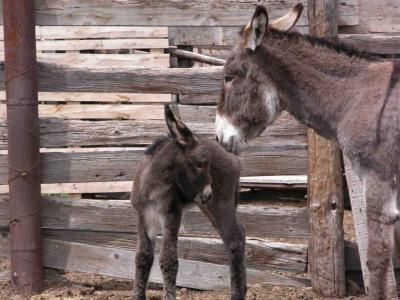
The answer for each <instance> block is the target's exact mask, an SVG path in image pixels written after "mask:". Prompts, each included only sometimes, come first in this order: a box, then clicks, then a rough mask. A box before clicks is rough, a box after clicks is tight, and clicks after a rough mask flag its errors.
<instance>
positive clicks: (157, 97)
mask: <svg viewBox="0 0 400 300" xmlns="http://www.w3.org/2000/svg"><path fill="white" fill-rule="evenodd" d="M56 55H57V54H56ZM105 55H109V54H105ZM110 55H112V54H110ZM5 100H6V93H5V91H0V101H5ZM42 101H46V102H69V103H70V104H71V103H73V102H79V103H80V102H105V103H107V102H115V103H118V104H121V103H135V104H141V103H169V102H171V95H170V94H136V93H84V92H82V93H64V92H39V102H42Z"/></svg>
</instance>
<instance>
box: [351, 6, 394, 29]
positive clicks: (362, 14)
mask: <svg viewBox="0 0 400 300" xmlns="http://www.w3.org/2000/svg"><path fill="white" fill-rule="evenodd" d="M358 10H359V25H358V26H354V27H350V28H347V30H346V31H347V32H349V33H370V32H371V33H382V32H387V33H398V32H399V31H400V21H399V20H400V18H399V15H400V4H399V1H398V0H384V1H375V0H362V1H359V7H358Z"/></svg>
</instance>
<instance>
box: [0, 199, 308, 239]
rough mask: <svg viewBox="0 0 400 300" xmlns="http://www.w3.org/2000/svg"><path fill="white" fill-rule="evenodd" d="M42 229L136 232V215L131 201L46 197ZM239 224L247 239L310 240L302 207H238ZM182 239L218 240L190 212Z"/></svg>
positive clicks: (2, 214)
mask: <svg viewBox="0 0 400 300" xmlns="http://www.w3.org/2000/svg"><path fill="white" fill-rule="evenodd" d="M42 203H43V218H42V227H43V228H50V229H69V230H93V231H106V232H121V233H134V232H137V227H136V226H137V225H136V223H137V218H136V212H135V210H134V209H133V208H132V204H131V202H130V200H87V199H82V200H73V201H71V200H68V199H65V198H59V197H58V198H57V197H43V199H42ZM8 213H9V205H8V197H7V195H2V196H1V197H0V226H3V227H4V226H7V225H8V220H9V214H8ZM237 215H238V220H239V222H240V223H241V224H242V225H243V226H244V228H245V230H246V234H247V236H248V237H257V238H265V237H287V238H289V237H290V238H308V236H309V224H308V222H307V210H306V209H305V208H299V207H263V206H256V205H239V207H238V212H237ZM182 224H183V233H181V235H182V236H194V235H196V236H202V237H218V234H217V233H216V231H215V229H214V227H213V226H212V225H211V223H210V221H209V220H208V219H207V217H206V216H205V215H204V214H203V213H202V212H201V211H200V210H199V209H198V208H192V209H190V210H189V211H188V212H187V213H186V214H185V216H184V217H183V221H182Z"/></svg>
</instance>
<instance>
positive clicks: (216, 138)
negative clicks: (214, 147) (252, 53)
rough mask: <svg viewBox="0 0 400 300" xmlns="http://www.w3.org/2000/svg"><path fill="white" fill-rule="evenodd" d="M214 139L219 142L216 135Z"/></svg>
mask: <svg viewBox="0 0 400 300" xmlns="http://www.w3.org/2000/svg"><path fill="white" fill-rule="evenodd" d="M215 140H216V141H217V143H219V139H218V135H216V136H215Z"/></svg>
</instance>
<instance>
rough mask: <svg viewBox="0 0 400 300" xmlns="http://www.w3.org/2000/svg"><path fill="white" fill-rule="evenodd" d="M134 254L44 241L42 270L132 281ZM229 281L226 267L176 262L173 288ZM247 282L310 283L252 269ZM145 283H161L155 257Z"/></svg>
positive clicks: (204, 287)
mask: <svg viewBox="0 0 400 300" xmlns="http://www.w3.org/2000/svg"><path fill="white" fill-rule="evenodd" d="M135 254H136V252H135V251H130V250H126V249H119V248H110V247H100V246H94V245H87V244H81V243H72V242H65V241H58V240H53V239H45V241H44V258H43V260H44V266H45V267H51V268H56V269H63V270H68V271H78V272H86V273H95V274H100V275H106V276H113V277H119V278H125V279H130V280H132V279H134V269H135V259H134V257H135ZM229 278H230V276H229V267H228V266H223V265H216V264H211V263H204V262H197V261H192V260H187V259H179V271H178V277H177V286H181V287H187V288H194V289H201V290H215V289H221V288H229ZM247 281H248V285H249V286H252V285H255V284H257V283H269V284H274V285H289V286H296V287H304V286H309V284H310V283H309V281H308V280H305V279H297V278H292V277H289V276H285V275H279V274H274V273H267V272H262V271H258V270H252V269H248V270H247ZM149 282H152V283H159V284H160V283H162V274H161V271H160V266H159V256H158V255H156V256H155V258H154V264H153V268H152V271H151V273H150V278H149Z"/></svg>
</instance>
